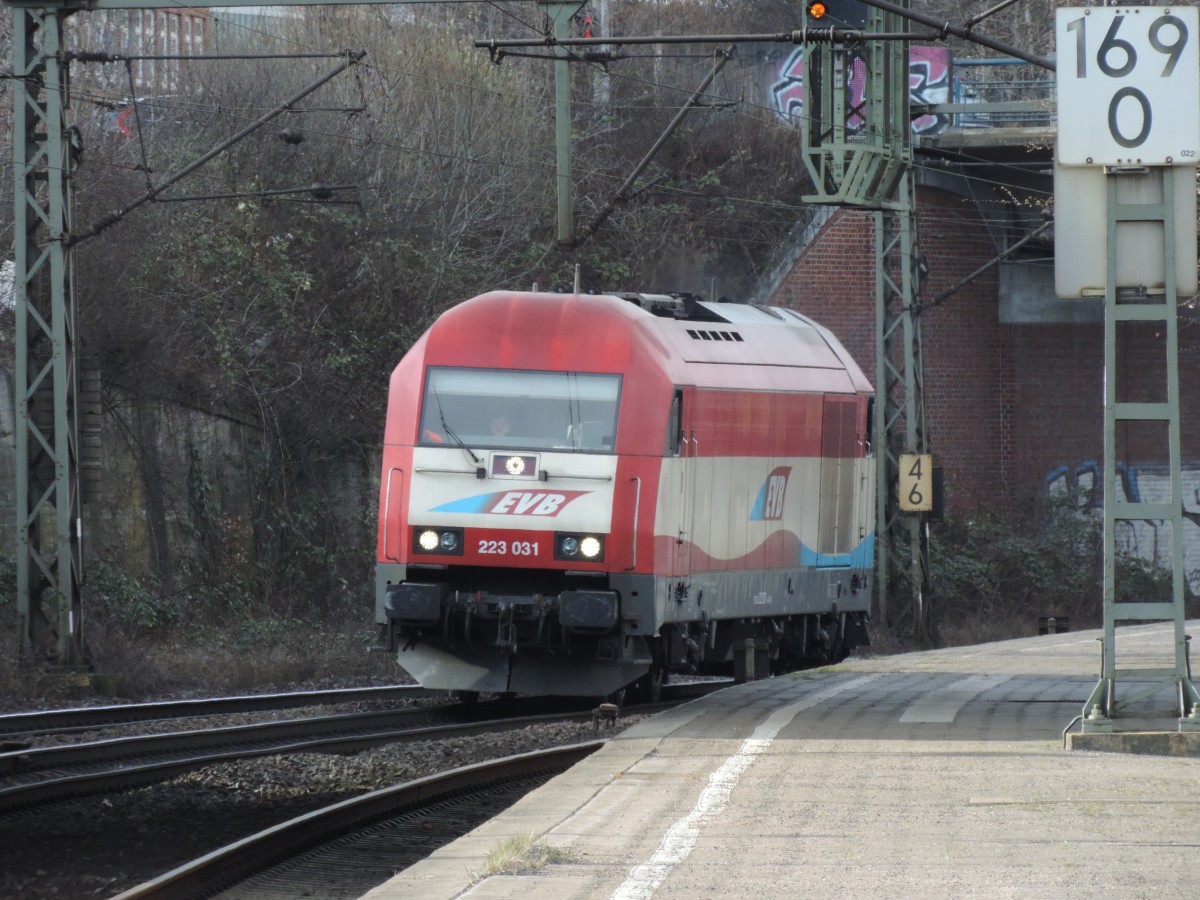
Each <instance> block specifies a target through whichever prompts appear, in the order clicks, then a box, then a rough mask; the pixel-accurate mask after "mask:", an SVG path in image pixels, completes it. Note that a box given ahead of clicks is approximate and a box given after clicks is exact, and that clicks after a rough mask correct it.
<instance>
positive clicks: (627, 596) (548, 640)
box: [377, 565, 871, 696]
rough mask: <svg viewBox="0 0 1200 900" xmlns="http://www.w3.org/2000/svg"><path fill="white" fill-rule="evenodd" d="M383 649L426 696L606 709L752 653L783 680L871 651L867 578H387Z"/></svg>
mask: <svg viewBox="0 0 1200 900" xmlns="http://www.w3.org/2000/svg"><path fill="white" fill-rule="evenodd" d="M377 579H378V588H379V590H378V593H377V597H378V609H377V613H378V615H377V619H378V621H379V622H380V624H381V628H382V634H381V642H382V644H383V645H384V646H386V648H387V649H388V650H389V651H392V652H397V653H398V657H397V658H398V661H399V662H400V664H401V666H403V667H404V668H405V669H406V670H407V671H408V672H409V673H410V674H412V675H413V676H414V677H415V678H416V679H417V680H418V681H420V682H421V683H422V684H424V685H426V686H428V687H434V688H442V689H447V690H455V691H468V692H493V693H503V692H515V693H528V694H560V695H573V696H605V695H608V694H612V693H614V692H616V691H618V690H620V689H622V688H624V687H625V686H627V685H630V684H632V683H634V682H637V683H639V684H645V685H648V686H649V685H655V684H661V683H662V680H663V675H664V674H665V673H667V672H688V673H704V674H728V673H730V672H732V671H733V665H734V659H735V655H736V654H737V653H738V652H739V651H740V650H741V649H742V648H743V647H744V646H745V644H746V641H747V640H752V641H754V642H757V643H758V645H759V646H763V647H766V648H767V652H768V657H769V659H770V664H771V669H772V671H773V672H782V671H788V670H790V669H795V668H800V667H803V666H805V665H813V664H821V663H824V662H830V661H834V660H837V659H839V658H841V657H843V656H844V655H845V654H846V653H848V652H849V651H850V650H852V649H853V648H854V647H855V646H857V645H859V644H863V643H866V642H867V640H868V639H867V631H866V619H867V614H868V611H869V604H870V597H871V570H870V569H849V568H837V569H802V568H795V569H770V570H749V571H734V572H706V573H700V574H697V575H695V576H694V577H692V578H689V579H681V578H678V577H676V578H665V577H656V576H652V575H627V574H610V575H591V574H587V575H584V574H578V573H565V572H561V571H551V570H544V571H529V570H504V569H481V568H471V567H462V568H455V569H447V568H438V567H417V566H412V567H406V566H403V565H381V566H379V569H378V573H377Z"/></svg>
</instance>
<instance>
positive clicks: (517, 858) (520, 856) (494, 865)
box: [470, 834, 574, 881]
mask: <svg viewBox="0 0 1200 900" xmlns="http://www.w3.org/2000/svg"><path fill="white" fill-rule="evenodd" d="M573 860H574V855H573V854H572V853H571V851H570V850H563V849H559V848H557V847H550V846H548V845H546V844H541V843H538V842H537V841H536V840H535V836H534V835H533V834H516V835H513V836H512V837H509V838H506V839H505V840H503V841H501V842H500V843H499V844H497V845H496V846H495V847H493V848H492V850H491V851H490V852H489V853H488V855H487V860H486V862H485V864H484V867H483V871H482V872H471V873H470V875H471V878H472V880H474V881H482V880H483V879H485V878H491V877H492V876H493V875H532V874H533V873H535V872H537V871H538V870H539V869H542V868H545V867H546V866H548V865H550V864H551V863H566V862H572V861H573Z"/></svg>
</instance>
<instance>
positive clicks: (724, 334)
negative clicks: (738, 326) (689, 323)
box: [687, 328, 744, 343]
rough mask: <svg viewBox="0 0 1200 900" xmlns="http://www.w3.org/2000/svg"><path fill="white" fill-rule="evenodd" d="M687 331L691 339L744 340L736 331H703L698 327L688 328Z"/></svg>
mask: <svg viewBox="0 0 1200 900" xmlns="http://www.w3.org/2000/svg"><path fill="white" fill-rule="evenodd" d="M687 333H688V337H690V338H691V339H692V340H693V341H737V342H738V343H741V342H742V341H743V340H744V339H743V338H742V336H741V335H740V334H738V333H737V332H736V331H704V330H701V329H698V328H689V329H688V330H687Z"/></svg>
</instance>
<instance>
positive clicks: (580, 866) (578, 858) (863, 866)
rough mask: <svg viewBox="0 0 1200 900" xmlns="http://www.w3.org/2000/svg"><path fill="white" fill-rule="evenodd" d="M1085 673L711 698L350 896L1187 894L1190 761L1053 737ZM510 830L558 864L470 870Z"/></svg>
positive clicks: (846, 673) (968, 666) (924, 673)
mask: <svg viewBox="0 0 1200 900" xmlns="http://www.w3.org/2000/svg"><path fill="white" fill-rule="evenodd" d="M1198 630H1200V629H1198ZM1126 636H1127V637H1130V638H1138V639H1140V638H1143V637H1144V638H1145V639H1146V640H1149V639H1150V638H1152V637H1153V633H1152V632H1144V633H1143V632H1139V633H1137V634H1134V632H1132V631H1130V632H1129V634H1128V635H1126ZM1097 667H1098V650H1097V648H1096V643H1095V640H1094V635H1054V636H1047V637H1043V638H1036V639H1027V640H1024V641H1011V642H1004V643H1003V644H992V645H987V646H986V647H978V648H961V649H960V650H957V651H944V650H943V651H934V652H932V653H922V654H906V655H904V656H896V657H890V658H882V659H869V660H853V661H849V662H848V663H846V664H843V665H842V666H838V667H836V668H835V669H833V670H830V671H823V672H818V673H805V674H799V675H792V676H786V677H783V678H775V679H770V680H767V681H761V682H755V683H752V684H746V685H740V686H737V687H734V688H730V689H727V690H725V691H722V692H720V693H718V694H714V695H711V696H710V697H707V698H704V699H702V700H699V701H696V702H694V703H691V704H688V705H687V706H683V707H679V708H677V709H674V710H672V711H670V712H668V713H664V714H662V715H660V716H656V717H655V718H653V719H649V720H646V721H644V722H642V723H640V724H638V725H636V726H634V727H632V728H630V729H628V730H626V731H625V732H623V733H621V734H620V735H618V736H617V737H615V738H614V739H613V740H612V741H611V742H609V743H608V744H607V745H606V746H605V747H604V749H602V750H601V751H600V752H598V753H597V754H595V755H594V756H592V757H591V758H590V759H589V760H587V761H585V762H584V763H581V764H580V765H578V766H576V767H574V768H573V769H572V770H570V771H569V772H567V773H565V774H563V775H561V776H559V777H558V778H556V779H554V780H553V781H552V782H550V783H549V784H548V785H546V786H545V787H543V788H541V789H539V790H538V791H535V792H533V793H531V794H530V795H529V796H527V797H526V798H524V799H523V800H522V801H520V802H519V803H517V804H516V805H515V806H514V807H513V808H512V809H511V810H509V811H508V812H507V813H505V814H503V815H502V816H500V817H499V818H497V819H494V820H492V821H491V822H489V823H487V824H486V825H484V826H482V827H480V828H479V829H476V830H475V831H474V832H472V833H471V834H469V835H467V836H466V837H464V838H462V839H460V840H458V841H455V842H454V843H452V844H450V845H448V846H447V847H444V848H442V849H441V850H439V851H438V852H436V853H435V854H433V855H432V856H431V857H430V858H429V859H428V860H426V861H424V862H422V863H420V864H418V865H416V866H413V867H412V868H410V869H408V870H406V871H404V872H402V873H400V874H398V875H397V877H396V878H394V879H393V880H392V881H390V882H388V883H387V884H386V885H384V886H382V887H380V888H378V889H376V890H375V891H373V892H371V893H370V894H369V895H367V896H368V897H370V898H372V900H383V898H401V897H403V898H422V900H424V898H430V900H433V898H442V897H445V898H451V897H470V898H473V900H498V898H520V900H539V898H547V900H548V898H554V900H559V898H596V897H611V898H620V900H633V898H649V897H652V896H653V897H656V898H680V900H682V898H688V900H692V898H700V897H704V898H744V897H755V898H775V897H778V898H785V897H787V898H795V897H814V898H815V897H821V898H825V897H922V898H925V897H933V898H939V897H947V898H949V897H955V898H958V897H964V896H979V897H988V898H991V897H1050V896H1070V897H1121V898H1125V897H1151V896H1153V897H1192V896H1195V895H1196V893H1197V887H1196V884H1197V879H1196V875H1195V869H1194V864H1195V860H1196V858H1197V848H1200V761H1198V760H1196V759H1194V758H1188V757H1179V756H1159V755H1140V754H1113V753H1100V752H1090V751H1086V750H1085V751H1078V750H1077V751H1075V752H1067V751H1064V750H1063V749H1062V739H1061V732H1062V729H1063V728H1064V727H1065V726H1066V725H1067V723H1068V722H1069V721H1070V720H1071V719H1072V718H1073V717H1074V716H1077V715H1078V714H1079V711H1080V709H1081V705H1082V702H1083V699H1085V698H1086V697H1087V695H1088V693H1089V692H1090V691H1091V688H1092V687H1093V685H1094V684H1095V677H1094V674H1092V673H1093V672H1094V671H1095V669H1096V668H1097ZM1088 737H1093V736H1090V735H1089V736H1088ZM1103 737H1108V736H1103ZM514 835H533V836H534V837H535V838H536V839H537V840H538V841H540V842H542V843H545V844H547V845H550V846H552V847H555V848H557V849H558V850H559V851H560V852H561V854H562V856H563V858H564V861H562V862H558V863H553V864H551V865H548V866H546V867H544V868H542V869H541V870H539V871H537V872H533V873H529V874H524V875H516V876H493V877H486V878H485V877H481V875H482V873H484V871H485V866H486V857H487V854H488V853H489V852H490V851H492V850H493V849H495V848H496V847H497V846H499V845H500V844H501V843H502V842H503V841H504V840H505V839H507V838H509V837H511V836H514Z"/></svg>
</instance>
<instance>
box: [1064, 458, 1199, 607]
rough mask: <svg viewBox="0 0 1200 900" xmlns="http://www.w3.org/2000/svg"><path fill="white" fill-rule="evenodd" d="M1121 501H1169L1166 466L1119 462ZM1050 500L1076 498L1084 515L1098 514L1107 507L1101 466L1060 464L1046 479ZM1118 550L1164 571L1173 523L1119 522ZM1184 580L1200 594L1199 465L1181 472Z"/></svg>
mask: <svg viewBox="0 0 1200 900" xmlns="http://www.w3.org/2000/svg"><path fill="white" fill-rule="evenodd" d="M1116 469H1117V499H1118V500H1121V501H1129V502H1131V503H1169V502H1170V500H1171V475H1170V472H1169V471H1168V470H1167V467H1165V466H1127V465H1125V464H1124V463H1117V466H1116ZM1046 491H1047V493H1048V494H1049V495H1050V496H1051V497H1072V498H1074V500H1075V502H1076V504H1078V506H1079V510H1080V514H1081V515H1099V513H1100V510H1101V509H1102V508H1103V505H1104V490H1103V485H1102V482H1101V468H1100V465H1099V464H1098V463H1097V462H1095V461H1094V460H1088V461H1086V462H1083V463H1080V464H1079V465H1077V466H1075V467H1074V469H1072V468H1070V467H1068V466H1059V467H1058V468H1056V469H1054V470H1052V471H1051V472H1050V473H1049V474H1047V475H1046ZM1116 542H1117V552H1118V553H1123V554H1128V555H1129V556H1135V557H1137V558H1138V559H1143V560H1145V561H1146V562H1148V563H1156V564H1158V565H1160V566H1163V567H1164V568H1170V567H1171V563H1172V560H1171V525H1170V523H1169V522H1166V521H1164V520H1153V519H1138V520H1134V521H1118V522H1117V530H1116ZM1183 577H1184V581H1186V582H1187V588H1188V591H1190V592H1191V593H1192V594H1193V595H1196V596H1200V466H1193V467H1188V466H1185V467H1184V469H1183Z"/></svg>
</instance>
